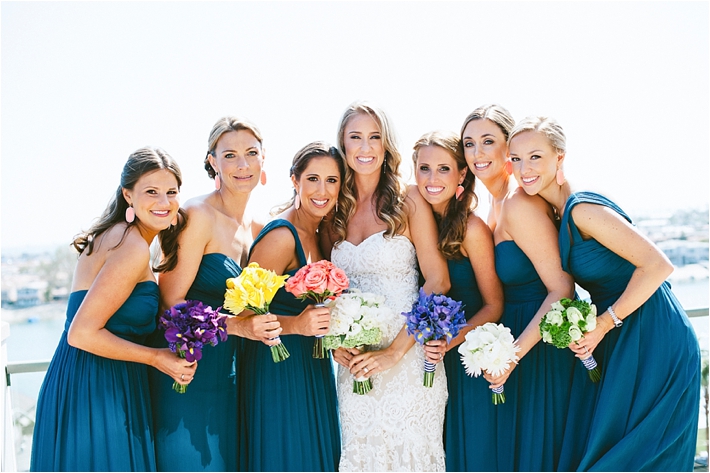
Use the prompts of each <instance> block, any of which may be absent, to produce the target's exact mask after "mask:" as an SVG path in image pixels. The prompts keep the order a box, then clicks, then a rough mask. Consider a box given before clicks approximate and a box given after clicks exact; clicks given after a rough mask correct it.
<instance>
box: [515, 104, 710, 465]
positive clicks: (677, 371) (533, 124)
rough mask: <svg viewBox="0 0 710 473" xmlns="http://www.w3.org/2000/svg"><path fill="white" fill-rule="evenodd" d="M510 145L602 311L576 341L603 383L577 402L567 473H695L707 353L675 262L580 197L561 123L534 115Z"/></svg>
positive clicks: (580, 377)
mask: <svg viewBox="0 0 710 473" xmlns="http://www.w3.org/2000/svg"><path fill="white" fill-rule="evenodd" d="M509 143H510V156H511V160H512V162H513V170H514V173H515V177H516V179H517V180H518V182H520V185H521V186H522V187H523V189H524V190H525V192H527V193H528V194H530V195H535V194H539V195H540V196H541V197H543V198H544V199H545V200H546V201H547V202H549V203H550V204H551V205H552V206H553V208H554V209H556V211H557V212H558V213H559V215H560V216H561V217H562V223H561V231H560V234H559V245H560V255H561V258H562V265H563V267H564V268H565V270H567V271H569V272H570V273H571V274H572V275H573V276H574V278H575V280H576V281H577V283H578V284H580V285H581V286H582V287H584V288H585V289H586V290H588V291H589V293H590V295H591V298H592V302H593V303H594V304H595V305H596V306H597V308H598V310H599V315H598V317H597V326H596V328H595V329H594V330H592V331H591V332H588V333H587V334H586V335H585V337H584V338H583V339H582V340H580V341H579V344H578V345H574V344H571V345H570V349H571V350H572V351H574V352H575V353H576V356H577V357H578V358H586V357H588V353H592V352H594V355H595V358H596V360H597V362H598V363H599V365H600V367H601V370H602V379H601V381H600V382H599V385H598V389H595V390H587V391H581V390H580V391H578V392H581V393H582V395H581V396H576V397H575V398H573V400H572V403H571V405H570V410H569V416H568V418H567V426H568V427H567V431H566V432H565V437H566V438H565V443H564V444H563V446H564V449H565V450H564V455H563V458H562V461H561V463H560V469H562V470H575V469H576V470H580V471H587V470H601V471H604V470H607V471H608V470H615V471H692V470H693V457H694V455H695V445H696V441H697V429H698V405H699V396H700V353H699V347H698V341H697V339H696V337H695V332H694V331H693V329H692V327H691V325H690V322H689V321H688V317H687V315H686V314H685V312H684V311H683V308H682V307H681V305H680V303H679V302H678V300H677V299H676V297H675V296H674V295H673V293H672V292H671V288H670V284H668V283H667V282H665V279H666V278H667V277H668V276H669V275H670V274H671V272H672V271H673V266H672V265H671V263H670V262H669V261H668V258H666V256H665V255H664V254H663V253H662V252H661V251H660V250H659V249H658V248H657V247H656V246H655V245H654V244H653V243H652V242H651V241H649V240H648V239H647V238H646V237H645V236H643V235H642V234H640V233H639V232H638V230H637V229H636V227H634V226H633V225H632V222H631V219H630V218H629V217H628V215H627V214H626V213H624V212H623V211H622V210H621V209H620V208H619V207H618V206H616V205H615V204H614V203H613V202H611V201H610V200H609V199H607V198H606V197H603V196H601V195H599V194H595V193H591V192H575V193H573V192H572V188H571V186H570V184H569V183H567V182H566V181H565V178H564V173H563V170H562V167H563V163H564V160H565V153H566V143H565V135H564V132H563V130H562V127H561V126H560V125H559V124H558V123H557V122H556V121H555V120H554V119H552V118H545V117H529V118H526V119H525V120H523V121H522V122H521V123H519V124H518V125H517V126H516V127H515V128H514V129H513V131H511V133H510V138H509ZM577 364H578V365H579V364H580V363H577ZM586 376H587V375H586V373H585V372H584V370H583V369H580V370H578V371H577V373H575V380H574V383H580V384H586V385H588V381H587V380H586V379H585V377H586Z"/></svg>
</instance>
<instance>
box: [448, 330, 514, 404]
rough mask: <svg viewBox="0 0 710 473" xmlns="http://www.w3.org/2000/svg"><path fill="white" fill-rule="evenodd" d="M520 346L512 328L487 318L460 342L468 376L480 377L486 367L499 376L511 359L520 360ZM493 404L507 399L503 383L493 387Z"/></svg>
mask: <svg viewBox="0 0 710 473" xmlns="http://www.w3.org/2000/svg"><path fill="white" fill-rule="evenodd" d="M519 351H520V347H519V346H517V345H516V344H515V339H514V338H513V334H512V333H510V329H509V328H508V327H506V326H504V325H503V324H494V323H492V322H488V323H486V324H483V325H479V326H478V327H476V328H475V329H473V330H471V331H470V332H468V333H467V334H466V340H465V341H464V342H463V343H462V344H461V345H460V346H459V353H460V354H461V362H462V363H463V365H464V367H465V368H466V373H467V374H468V375H469V376H475V377H478V376H480V375H481V373H482V372H483V371H485V372H487V373H488V374H491V375H493V376H499V375H501V374H502V373H503V372H505V370H507V369H508V367H509V366H510V364H511V363H516V364H517V362H518V359H519V358H518V355H516V353H518V352H519ZM492 400H493V404H496V405H497V404H502V403H504V402H505V392H504V389H503V386H500V387H499V388H496V389H494V390H493V397H492Z"/></svg>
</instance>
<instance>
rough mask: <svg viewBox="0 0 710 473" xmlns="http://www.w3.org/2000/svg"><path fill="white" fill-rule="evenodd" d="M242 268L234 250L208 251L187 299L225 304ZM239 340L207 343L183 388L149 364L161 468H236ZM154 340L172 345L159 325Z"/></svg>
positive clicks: (160, 343) (177, 469)
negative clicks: (231, 283)
mask: <svg viewBox="0 0 710 473" xmlns="http://www.w3.org/2000/svg"><path fill="white" fill-rule="evenodd" d="M239 273H241V268H240V267H239V265H238V264H237V263H236V262H235V261H234V260H233V259H232V258H230V257H229V256H226V255H223V254H221V253H210V254H206V255H204V256H203V257H202V261H201V263H200V267H199V269H198V271H197V275H196V276H195V280H194V282H193V283H192V286H191V287H190V289H189V290H188V292H187V295H186V297H185V299H187V300H198V301H201V302H202V303H203V304H206V305H209V306H211V307H212V308H213V309H216V308H218V307H221V306H222V305H223V303H224V293H225V291H226V289H227V286H226V281H227V279H228V278H233V277H236V276H238V275H239ZM223 312H226V311H223ZM236 343H237V341H236V337H233V336H230V337H229V338H228V339H227V341H226V342H220V343H219V344H217V346H215V347H212V346H207V347H205V348H204V349H203V351H202V359H201V360H200V361H199V362H197V371H196V372H195V379H194V380H193V381H192V382H191V383H190V384H189V385H188V387H187V392H185V393H184V394H178V393H177V392H175V391H174V390H173V388H172V386H173V380H172V378H169V377H168V376H167V375H165V374H164V373H162V372H160V371H158V370H156V369H150V370H149V374H150V388H151V394H152V403H153V417H154V430H155V452H156V459H157V466H158V471H235V470H236V468H237V452H236V449H235V448H234V446H235V445H236V443H237V406H236V405H237V394H236V386H235V385H234V379H235V375H234V353H235V347H236ZM153 346H157V347H167V342H166V341H165V337H164V332H163V331H162V330H160V329H158V330H157V331H156V332H155V333H154V335H153ZM176 356H177V355H176Z"/></svg>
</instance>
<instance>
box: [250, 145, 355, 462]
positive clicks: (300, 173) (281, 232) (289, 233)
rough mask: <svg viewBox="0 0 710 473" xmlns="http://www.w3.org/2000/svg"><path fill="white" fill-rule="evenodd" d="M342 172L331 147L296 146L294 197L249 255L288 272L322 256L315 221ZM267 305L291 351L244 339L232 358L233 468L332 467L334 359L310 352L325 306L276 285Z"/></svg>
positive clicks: (335, 447)
mask: <svg viewBox="0 0 710 473" xmlns="http://www.w3.org/2000/svg"><path fill="white" fill-rule="evenodd" d="M344 173H345V170H344V167H343V162H342V159H341V157H340V153H339V151H338V149H337V148H334V147H332V146H330V145H328V144H326V143H324V142H321V141H317V142H314V143H310V144H308V145H306V146H305V147H303V148H302V149H301V150H300V151H298V153H296V156H295V157H294V158H293V165H292V166H291V182H292V183H293V187H294V188H295V195H294V198H293V200H292V201H291V202H289V203H288V204H287V205H286V206H285V208H284V209H282V210H281V213H279V214H278V218H276V219H274V220H272V221H270V222H269V223H268V224H267V225H266V226H265V227H264V229H263V230H262V231H261V233H260V234H259V236H258V237H257V238H256V240H254V244H253V245H252V247H251V250H250V254H249V262H250V263H252V262H256V263H258V264H259V266H261V267H262V268H266V269H270V270H272V271H274V272H276V273H277V274H279V275H281V274H289V275H291V276H293V275H294V274H296V271H298V270H299V269H300V268H301V267H303V266H305V265H306V264H308V263H311V262H315V261H320V260H322V259H323V255H322V254H321V251H320V249H319V238H320V234H319V232H318V227H319V225H320V223H321V220H322V219H323V217H324V216H325V215H327V214H328V213H329V212H330V211H331V210H333V208H334V207H335V206H336V205H337V203H338V196H339V193H340V183H341V181H342V178H343V174H344ZM270 309H271V311H272V312H273V314H276V317H277V319H278V321H279V323H280V324H281V328H282V329H283V332H281V341H282V343H283V344H284V345H285V346H286V348H287V349H288V351H289V353H290V355H291V356H290V357H289V358H287V359H286V360H284V361H281V362H279V363H274V361H273V360H272V358H271V352H270V350H269V349H267V347H264V346H263V345H262V344H261V343H257V342H253V341H249V340H245V341H244V345H243V348H242V350H243V351H242V352H241V353H240V354H239V357H238V360H237V362H238V370H237V373H238V382H237V386H238V389H239V418H240V422H239V427H240V430H241V436H240V442H239V469H240V470H241V471H335V470H337V467H338V461H339V459H340V428H339V424H338V407H337V398H336V393H335V378H334V375H333V366H332V363H331V360H330V359H327V358H326V359H314V358H313V344H314V342H315V338H314V336H315V335H325V334H326V333H328V327H329V323H330V312H329V311H328V309H327V308H324V307H321V308H316V307H314V306H313V305H312V304H309V303H308V301H301V300H300V299H297V298H296V297H295V296H293V295H292V294H291V293H288V292H286V290H285V289H284V288H283V287H282V288H281V289H279V290H278V292H277V293H276V296H275V297H274V299H273V301H272V302H271V306H270ZM259 317H263V316H256V317H253V318H259Z"/></svg>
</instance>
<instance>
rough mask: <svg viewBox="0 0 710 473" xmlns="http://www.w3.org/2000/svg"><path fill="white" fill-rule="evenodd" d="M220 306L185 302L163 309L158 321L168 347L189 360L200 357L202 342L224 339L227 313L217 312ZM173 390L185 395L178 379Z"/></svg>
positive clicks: (207, 342) (212, 343)
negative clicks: (163, 331)
mask: <svg viewBox="0 0 710 473" xmlns="http://www.w3.org/2000/svg"><path fill="white" fill-rule="evenodd" d="M220 309H221V307H218V308H217V309H216V310H212V307H210V306H205V305H204V304H202V302H200V301H185V302H181V303H179V304H175V305H174V306H173V307H171V308H169V309H168V310H166V311H165V312H164V313H163V315H162V316H160V319H159V320H158V322H159V323H160V328H162V329H163V330H165V339H166V340H167V341H168V347H169V348H170V350H172V351H173V352H174V353H177V355H178V356H179V357H180V358H185V359H186V360H187V361H189V362H193V361H199V360H200V359H201V358H202V348H203V347H205V345H211V346H215V345H217V344H218V343H219V342H220V341H222V342H224V341H226V340H227V316H226V315H222V314H220V313H219V310H220ZM173 389H174V390H175V391H176V392H178V393H180V394H184V393H185V392H186V391H187V385H186V384H180V383H178V382H177V381H175V382H174V383H173Z"/></svg>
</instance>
